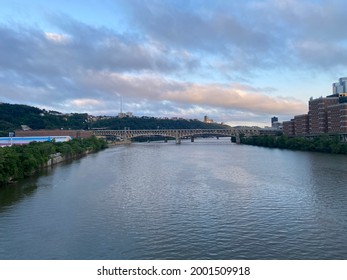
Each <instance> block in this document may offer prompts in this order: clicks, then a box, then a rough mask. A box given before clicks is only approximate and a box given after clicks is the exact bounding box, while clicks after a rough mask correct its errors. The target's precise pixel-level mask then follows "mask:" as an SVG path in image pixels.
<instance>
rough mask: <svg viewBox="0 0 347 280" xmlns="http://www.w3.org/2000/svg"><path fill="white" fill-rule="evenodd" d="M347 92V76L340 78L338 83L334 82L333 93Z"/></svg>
mask: <svg viewBox="0 0 347 280" xmlns="http://www.w3.org/2000/svg"><path fill="white" fill-rule="evenodd" d="M346 92H347V77H343V78H340V79H339V81H338V82H337V83H333V95H337V94H341V93H346Z"/></svg>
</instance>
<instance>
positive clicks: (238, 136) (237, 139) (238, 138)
mask: <svg viewBox="0 0 347 280" xmlns="http://www.w3.org/2000/svg"><path fill="white" fill-rule="evenodd" d="M236 144H241V139H240V135H238V134H237V135H236Z"/></svg>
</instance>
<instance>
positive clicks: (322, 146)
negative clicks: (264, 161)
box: [241, 135, 347, 154]
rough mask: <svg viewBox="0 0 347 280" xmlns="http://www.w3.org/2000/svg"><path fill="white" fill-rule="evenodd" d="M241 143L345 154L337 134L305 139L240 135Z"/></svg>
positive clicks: (345, 145) (345, 146)
mask: <svg viewBox="0 0 347 280" xmlns="http://www.w3.org/2000/svg"><path fill="white" fill-rule="evenodd" d="M241 144H246V145H252V146H259V147H267V148H280V149H288V150H296V151H310V152H321V153H331V154H347V143H346V142H341V141H340V140H339V136H338V135H336V136H334V137H329V136H326V135H322V136H318V137H315V138H314V139H307V138H304V137H294V138H291V137H287V136H284V135H281V136H270V135H264V136H253V137H249V138H245V137H242V138H241Z"/></svg>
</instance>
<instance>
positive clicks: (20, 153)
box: [0, 136, 107, 187]
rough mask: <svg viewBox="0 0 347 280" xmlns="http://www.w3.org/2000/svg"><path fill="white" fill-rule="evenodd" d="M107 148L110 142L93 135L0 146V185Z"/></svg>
mask: <svg viewBox="0 0 347 280" xmlns="http://www.w3.org/2000/svg"><path fill="white" fill-rule="evenodd" d="M105 148H107V142H106V141H105V140H104V139H99V138H96V137H94V136H93V137H90V138H87V139H82V138H79V139H73V140H71V141H68V142H60V143H54V142H42V143H38V142H32V143H30V144H28V145H21V146H11V147H3V148H0V187H3V186H6V185H8V184H10V183H11V182H14V181H16V180H19V179H23V178H26V177H30V176H32V175H33V174H34V173H36V172H37V171H39V170H40V169H42V168H46V167H50V166H52V165H54V164H57V163H59V162H63V161H66V160H70V159H75V158H79V157H81V156H84V155H86V154H89V153H92V152H97V151H100V150H102V149H105Z"/></svg>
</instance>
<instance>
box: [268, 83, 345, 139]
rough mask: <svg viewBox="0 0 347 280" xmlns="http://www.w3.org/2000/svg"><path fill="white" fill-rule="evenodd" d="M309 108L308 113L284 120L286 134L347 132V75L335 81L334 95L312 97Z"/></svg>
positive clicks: (302, 134)
mask: <svg viewBox="0 0 347 280" xmlns="http://www.w3.org/2000/svg"><path fill="white" fill-rule="evenodd" d="M308 109H309V110H308V114H304V115H298V116H295V117H294V118H293V119H291V120H290V121H287V122H283V133H284V134H285V135H288V136H304V135H315V134H324V133H331V134H336V133H340V134H347V77H343V78H340V79H339V81H338V82H337V83H333V94H332V95H328V96H326V97H319V98H316V99H313V98H312V97H311V98H310V100H309V102H308ZM271 121H272V120H271Z"/></svg>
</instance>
